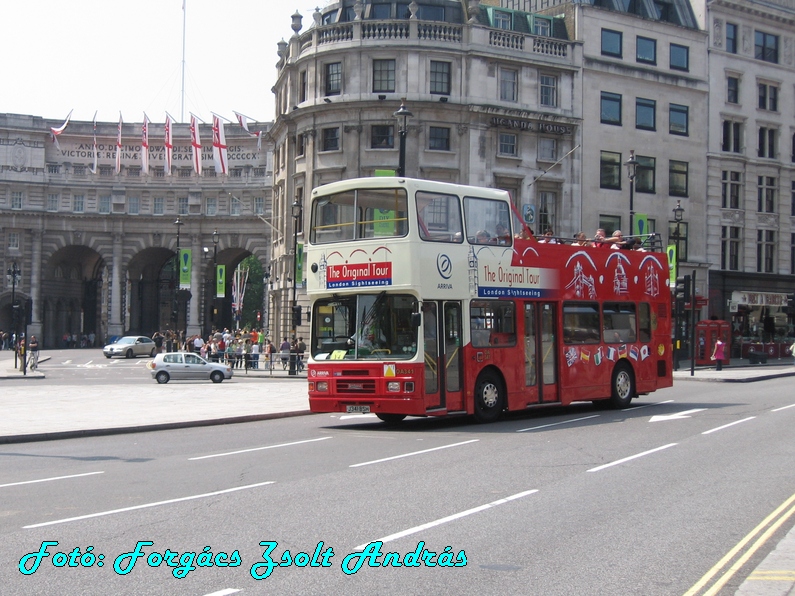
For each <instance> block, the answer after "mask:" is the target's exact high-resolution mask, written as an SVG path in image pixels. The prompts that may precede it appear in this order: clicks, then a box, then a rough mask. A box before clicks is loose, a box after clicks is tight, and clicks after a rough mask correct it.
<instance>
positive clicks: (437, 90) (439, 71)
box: [430, 60, 452, 95]
mask: <svg viewBox="0 0 795 596" xmlns="http://www.w3.org/2000/svg"><path fill="white" fill-rule="evenodd" d="M451 68H452V65H451V64H450V63H449V62H440V61H438V60H431V80H430V92H431V93H432V94H437V95H450V70H451Z"/></svg>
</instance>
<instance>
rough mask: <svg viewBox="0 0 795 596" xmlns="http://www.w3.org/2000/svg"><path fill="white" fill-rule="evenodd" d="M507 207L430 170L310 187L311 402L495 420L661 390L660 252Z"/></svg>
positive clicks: (664, 326)
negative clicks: (605, 240)
mask: <svg viewBox="0 0 795 596" xmlns="http://www.w3.org/2000/svg"><path fill="white" fill-rule="evenodd" d="M514 213H515V211H514V210H513V208H512V206H511V199H510V196H509V195H508V193H507V192H504V191H500V190H496V189H488V188H477V187H471V186H462V185H455V184H446V183H441V182H432V181H427V180H413V179H408V178H363V179H352V180H344V181H340V182H335V183H332V184H328V185H325V186H322V187H320V188H317V189H314V190H313V192H312V195H311V204H310V208H309V215H310V225H309V227H308V242H307V244H306V245H305V258H306V261H305V267H306V269H307V291H308V294H309V296H310V298H311V301H312V332H311V341H310V347H309V352H310V358H309V361H308V378H309V404H310V408H311V410H312V411H313V412H364V413H367V412H371V413H374V414H376V415H377V416H378V417H379V418H381V419H382V420H384V421H387V422H397V421H399V420H402V419H403V418H405V417H406V416H443V415H447V414H472V415H474V416H476V417H477V419H478V420H480V421H482V422H489V421H493V420H496V419H497V418H498V417H499V415H500V413H501V412H503V411H504V410H509V411H515V410H523V409H526V408H529V407H533V406H537V405H542V404H561V405H567V404H570V403H572V402H575V401H583V400H588V401H593V402H595V403H596V402H604V403H605V404H608V405H610V406H612V407H617V408H621V407H625V406H627V405H628V404H629V403H630V401H631V400H632V398H633V397H636V396H638V395H645V394H648V393H651V392H652V391H655V390H657V389H661V388H663V387H670V386H671V385H672V366H671V364H672V358H671V318H670V313H671V292H670V288H669V271H668V263H667V259H666V254H665V253H664V252H662V251H659V250H657V251H639V250H620V249H619V250H613V249H612V248H611V247H610V246H605V247H591V246H574V245H569V244H563V243H556V244H551V243H542V242H538V241H536V239H535V238H532V237H528V235H527V234H526V232H527V230H526V228H523V227H522V224H519V223H518V220H517V218H516V217H515V216H514V215H513V214H514ZM523 231H524V234H523V233H522V232H523ZM522 237H524V238H525V239H523V238H522Z"/></svg>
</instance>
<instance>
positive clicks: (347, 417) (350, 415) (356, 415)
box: [332, 414, 375, 420]
mask: <svg viewBox="0 0 795 596" xmlns="http://www.w3.org/2000/svg"><path fill="white" fill-rule="evenodd" d="M332 418H334V416H332ZM350 418H375V414H348V415H347V416H340V417H339V420H348V419H350Z"/></svg>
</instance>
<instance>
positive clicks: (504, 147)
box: [497, 132, 519, 157]
mask: <svg viewBox="0 0 795 596" xmlns="http://www.w3.org/2000/svg"><path fill="white" fill-rule="evenodd" d="M497 152H498V154H499V155H503V156H507V157H516V156H517V155H518V154H519V148H518V146H517V135H516V134H514V133H510V132H501V133H500V143H499V148H498V150H497Z"/></svg>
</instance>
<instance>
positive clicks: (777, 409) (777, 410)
mask: <svg viewBox="0 0 795 596" xmlns="http://www.w3.org/2000/svg"><path fill="white" fill-rule="evenodd" d="M788 408H795V404H790V405H788V406H784V407H782V408H776V409H775V410H770V411H771V412H780V411H781V410H786V409H788Z"/></svg>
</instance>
